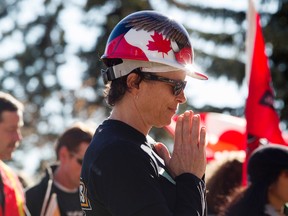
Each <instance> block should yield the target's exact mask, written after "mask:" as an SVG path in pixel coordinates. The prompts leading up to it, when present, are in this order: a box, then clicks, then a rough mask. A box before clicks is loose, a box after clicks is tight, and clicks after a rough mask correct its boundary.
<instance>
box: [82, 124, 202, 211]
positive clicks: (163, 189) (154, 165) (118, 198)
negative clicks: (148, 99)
mask: <svg viewBox="0 0 288 216" xmlns="http://www.w3.org/2000/svg"><path fill="white" fill-rule="evenodd" d="M204 193H205V184H204V182H203V181H202V180H201V179H199V178H197V177H196V176H194V175H192V174H188V173H187V174H182V175H180V176H178V177H177V178H176V179H172V178H171V176H170V175H169V174H168V173H167V171H166V170H165V167H164V165H163V164H162V163H161V159H159V157H158V156H157V155H156V153H155V152H154V151H153V150H152V147H151V145H150V144H149V143H148V141H147V139H146V137H145V136H144V135H143V134H142V133H140V132H139V131H137V130H136V129H134V128H132V127H130V126H129V125H127V124H125V123H123V122H121V121H117V120H106V121H104V122H103V124H101V125H100V126H99V127H98V129H97V131H96V133H95V135H94V137H93V141H92V143H91V144H90V146H89V147H88V149H87V151H86V154H85V157H84V162H83V166H82V173H81V183H80V201H81V206H82V209H83V210H84V211H85V213H86V215H101V216H111V215H117V216H129V215H134V216H136V215H137V216H141V215H143V216H144V215H145V216H147V215H157V216H169V215H178V216H179V215H205V214H206V213H205V203H206V202H205V195H204Z"/></svg>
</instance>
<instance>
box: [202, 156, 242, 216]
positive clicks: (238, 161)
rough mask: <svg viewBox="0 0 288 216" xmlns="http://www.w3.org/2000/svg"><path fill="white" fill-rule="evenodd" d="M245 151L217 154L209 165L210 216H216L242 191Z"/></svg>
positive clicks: (208, 203)
mask: <svg viewBox="0 0 288 216" xmlns="http://www.w3.org/2000/svg"><path fill="white" fill-rule="evenodd" d="M244 159H245V152H244V151H224V152H217V153H216V154H215V159H214V160H212V161H210V162H209V163H208V164H207V169H206V175H205V177H206V178H205V180H206V189H207V195H206V199H207V209H208V215H209V216H214V215H215V216H216V215H218V214H219V213H220V212H221V211H223V209H222V208H223V207H225V204H226V203H228V202H229V201H230V199H231V197H233V194H235V193H238V191H239V190H242V169H243V162H244Z"/></svg>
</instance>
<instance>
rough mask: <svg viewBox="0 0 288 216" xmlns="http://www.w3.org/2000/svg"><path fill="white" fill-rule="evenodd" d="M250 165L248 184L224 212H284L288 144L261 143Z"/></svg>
mask: <svg viewBox="0 0 288 216" xmlns="http://www.w3.org/2000/svg"><path fill="white" fill-rule="evenodd" d="M247 169H248V182H249V184H248V186H247V188H245V189H244V190H242V191H241V192H239V193H238V194H237V195H236V196H235V198H234V199H232V200H231V202H230V203H228V204H227V206H226V208H225V209H226V210H225V211H224V212H223V213H222V214H221V215H225V216H243V215H245V216H255V215H257V216H258V215H259V216H260V215H261V216H284V215H285V213H284V206H285V203H287V202H288V147H287V146H283V145H278V144H268V145H265V146H260V147H258V148H257V149H256V150H255V151H254V152H253V153H252V155H251V157H250V158H249V160H248V167H247Z"/></svg>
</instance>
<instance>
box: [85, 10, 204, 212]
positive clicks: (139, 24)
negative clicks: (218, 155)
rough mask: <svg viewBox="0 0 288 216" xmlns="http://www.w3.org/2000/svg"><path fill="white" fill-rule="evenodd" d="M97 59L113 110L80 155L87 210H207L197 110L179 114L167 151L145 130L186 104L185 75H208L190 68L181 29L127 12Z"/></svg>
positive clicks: (147, 14)
mask: <svg viewBox="0 0 288 216" xmlns="http://www.w3.org/2000/svg"><path fill="white" fill-rule="evenodd" d="M102 60H103V62H104V63H105V64H106V66H107V69H106V70H103V71H102V75H103V78H104V81H105V82H108V85H107V89H106V96H107V102H108V104H109V105H110V106H112V107H113V109H112V112H111V115H110V116H109V118H108V119H107V120H105V121H104V122H103V123H102V124H101V125H100V126H99V127H98V129H97V130H96V133H95V134H94V137H93V140H92V142H91V144H90V145H89V147H88V149H87V151H86V153H85V156H84V161H83V166H82V172H81V182H80V200H81V206H82V209H83V210H84V211H85V215H97V216H98V215H100V216H111V215H115V216H116V215H117V216H141V215H143V216H148V215H157V216H169V215H175V216H176V215H177V216H180V215H183V216H184V215H189V216H193V215H195V216H196V215H197V216H202V215H206V210H205V209H206V200H205V182H204V180H203V176H204V173H205V168H206V155H205V142H206V140H205V139H206V138H205V137H206V130H205V127H201V126H200V118H199V115H196V114H194V113H193V111H191V110H188V111H185V112H184V114H181V115H179V117H178V120H177V124H176V131H175V141H174V150H173V152H172V154H171V155H170V153H169V151H168V149H167V148H166V146H165V145H164V144H162V143H157V142H154V141H153V140H152V138H150V137H149V136H148V134H149V131H150V129H151V128H152V127H158V128H159V127H163V126H165V125H169V124H170V122H171V118H172V117H173V115H174V114H175V113H176V112H177V110H178V106H179V104H182V103H185V102H186V97H185V94H184V88H185V86H186V82H187V81H186V80H185V78H186V75H189V76H191V77H194V78H197V79H204V80H205V79H207V77H206V76H205V75H204V74H200V73H198V72H195V70H194V69H193V49H192V46H191V44H190V41H189V36H188V33H187V31H186V30H185V29H184V27H183V26H182V25H180V24H179V23H177V22H176V21H173V20H171V19H169V18H168V17H166V16H165V15H163V14H160V13H157V12H155V11H139V12H135V13H132V14H130V15H129V16H127V17H125V18H124V19H123V20H122V21H120V22H119V23H118V24H117V25H116V26H115V28H114V29H113V31H112V32H111V34H110V37H109V39H108V42H107V45H106V50H105V53H104V55H103V56H102Z"/></svg>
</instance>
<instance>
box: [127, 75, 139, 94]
mask: <svg viewBox="0 0 288 216" xmlns="http://www.w3.org/2000/svg"><path fill="white" fill-rule="evenodd" d="M139 79H140V77H139V75H138V74H136V73H130V74H129V75H128V77H127V87H128V90H129V91H130V92H131V91H133V89H135V90H139V84H140V82H139Z"/></svg>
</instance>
